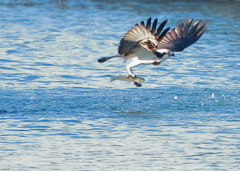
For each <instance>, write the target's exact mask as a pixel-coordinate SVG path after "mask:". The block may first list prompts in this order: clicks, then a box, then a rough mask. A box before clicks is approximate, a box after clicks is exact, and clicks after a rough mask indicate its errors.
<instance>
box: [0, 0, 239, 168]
mask: <svg viewBox="0 0 240 171" xmlns="http://www.w3.org/2000/svg"><path fill="white" fill-rule="evenodd" d="M239 8H240V4H239V2H237V1H236V2H235V1H233V2H228V1H223V2H216V1H215V2H209V1H196V2H192V1H159V2H156V1H144V0H142V1H119V2H118V1H107V0H106V1H97V0H95V1H72V0H69V1H37V0H36V1H27V2H25V1H11V0H8V1H1V2H0V20H1V22H0V35H1V39H0V43H1V51H0V53H1V54H0V55H1V57H0V72H1V75H0V81H1V84H0V125H1V129H0V134H1V136H0V150H1V153H0V169H1V170H171V169H172V170H226V171H227V170H239V169H240V167H239V162H240V161H239V160H240V158H239V156H240V148H239V146H240V126H239V120H240V118H239V108H240V92H239V81H240V79H239V69H240V65H239V63H240V60H239V57H240V53H239V52H240V47H239V42H240V34H239V33H240V14H239ZM148 17H152V18H158V19H159V20H160V21H161V20H165V19H166V18H168V19H169V21H168V24H167V26H171V27H175V26H177V25H178V24H179V23H181V22H185V21H186V20H187V19H188V18H191V17H192V18H194V19H203V20H207V21H208V24H207V31H206V33H205V34H204V35H203V37H202V38H201V39H200V40H199V41H198V42H197V43H196V44H194V45H193V46H191V47H189V48H187V49H186V50H185V51H184V52H181V53H176V56H175V57H174V58H173V59H169V60H167V61H165V62H163V63H162V64H161V65H160V66H157V67H154V66H138V67H136V68H134V72H135V73H136V74H137V75H138V76H141V77H143V78H145V80H146V81H145V82H144V83H143V87H141V88H136V87H134V86H133V85H131V84H129V83H127V82H120V81H116V82H113V83H110V82H109V77H111V76H118V75H119V74H121V75H124V74H126V70H125V63H124V61H122V60H121V59H115V60H114V59H113V60H109V61H108V62H106V63H104V64H98V63H97V62H96V61H97V59H98V58H99V57H102V56H111V55H114V54H116V53H117V48H118V47H117V46H118V43H119V40H120V39H121V37H122V36H123V34H124V33H125V32H126V31H127V30H128V29H130V28H131V27H132V26H133V25H134V24H135V23H138V22H139V21H141V20H146V19H147V18H148Z"/></svg>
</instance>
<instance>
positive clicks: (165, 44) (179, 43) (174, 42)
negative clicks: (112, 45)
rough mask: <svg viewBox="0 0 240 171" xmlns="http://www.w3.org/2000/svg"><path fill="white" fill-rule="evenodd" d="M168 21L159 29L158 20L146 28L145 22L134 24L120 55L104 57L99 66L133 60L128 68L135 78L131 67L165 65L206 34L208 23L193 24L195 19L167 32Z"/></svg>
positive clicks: (124, 39) (149, 23) (148, 24)
mask: <svg viewBox="0 0 240 171" xmlns="http://www.w3.org/2000/svg"><path fill="white" fill-rule="evenodd" d="M167 21H168V20H165V21H163V22H162V23H161V24H160V25H159V26H158V27H157V22H158V19H155V20H154V21H153V23H152V21H151V17H150V18H149V19H148V20H147V22H146V24H145V23H144V21H141V23H140V24H135V26H134V27H133V28H132V29H130V30H129V31H128V32H127V33H126V34H125V35H124V36H123V38H122V39H121V41H120V44H119V47H118V54H117V55H114V56H110V57H102V58H100V59H98V62H99V63H103V62H105V61H107V60H109V59H112V58H117V57H121V58H124V59H125V60H128V59H132V61H131V62H130V63H129V64H128V65H127V67H126V68H127V72H128V75H127V77H135V76H136V75H135V74H134V73H133V71H132V67H134V66H137V65H141V64H153V65H159V64H160V63H161V62H162V61H164V60H166V59H168V58H169V57H171V56H174V52H181V51H183V50H184V49H185V48H187V47H189V46H191V45H192V44H194V43H195V42H196V41H198V40H199V39H200V37H201V36H202V35H203V33H204V31H205V30H206V27H205V25H206V24H207V22H202V23H201V20H197V21H196V22H194V23H193V19H192V18H190V19H188V20H187V22H186V23H185V24H183V23H181V24H180V25H179V26H178V27H176V28H174V29H172V30H171V31H169V30H170V27H168V28H166V29H164V26H165V25H166V23H167ZM192 23H193V24H192Z"/></svg>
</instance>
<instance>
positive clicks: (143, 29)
mask: <svg viewBox="0 0 240 171" xmlns="http://www.w3.org/2000/svg"><path fill="white" fill-rule="evenodd" d="M157 22H158V20H157V19H155V20H154V21H153V23H152V22H151V18H148V20H147V22H146V24H145V23H144V21H141V22H140V24H135V26H134V27H133V28H132V29H130V30H129V31H128V32H127V33H126V34H125V35H124V36H123V38H122V39H121V41H120V44H119V48H118V53H119V54H120V55H123V56H125V57H128V56H131V55H134V53H135V52H137V51H138V50H139V49H140V48H141V47H144V48H145V49H146V50H148V51H151V50H153V49H156V48H157V47H158V42H159V41H160V40H162V38H163V37H164V36H165V34H166V33H167V32H168V30H169V28H167V29H165V30H164V31H162V30H163V28H164V26H165V25H166V23H167V20H165V21H163V22H162V23H161V24H160V26H159V27H158V29H157V31H156V28H157Z"/></svg>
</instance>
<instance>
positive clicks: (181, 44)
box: [158, 18, 207, 52]
mask: <svg viewBox="0 0 240 171" xmlns="http://www.w3.org/2000/svg"><path fill="white" fill-rule="evenodd" d="M192 21H193V19H192V18H190V19H189V20H188V21H187V22H186V23H185V25H184V24H183V23H182V24H180V25H179V26H178V27H177V28H175V29H172V30H171V31H170V32H168V33H167V34H165V36H164V37H163V38H162V40H161V41H160V42H159V44H158V49H169V50H171V51H173V52H181V51H183V50H184V49H185V48H187V47H189V46H191V45H192V44H194V43H195V42H197V41H198V40H199V39H200V38H201V36H202V35H203V33H204V32H205V30H206V27H205V26H206V24H207V22H203V23H201V20H197V21H195V22H194V23H193V24H192ZM200 23H201V24H200Z"/></svg>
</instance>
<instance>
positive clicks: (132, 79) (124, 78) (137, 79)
mask: <svg viewBox="0 0 240 171" xmlns="http://www.w3.org/2000/svg"><path fill="white" fill-rule="evenodd" d="M110 79H111V80H110V82H113V81H115V80H120V81H128V82H132V83H134V82H137V83H139V82H144V81H145V79H144V78H141V77H137V76H135V77H132V76H130V77H129V76H125V75H119V76H118V77H111V78H110Z"/></svg>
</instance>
